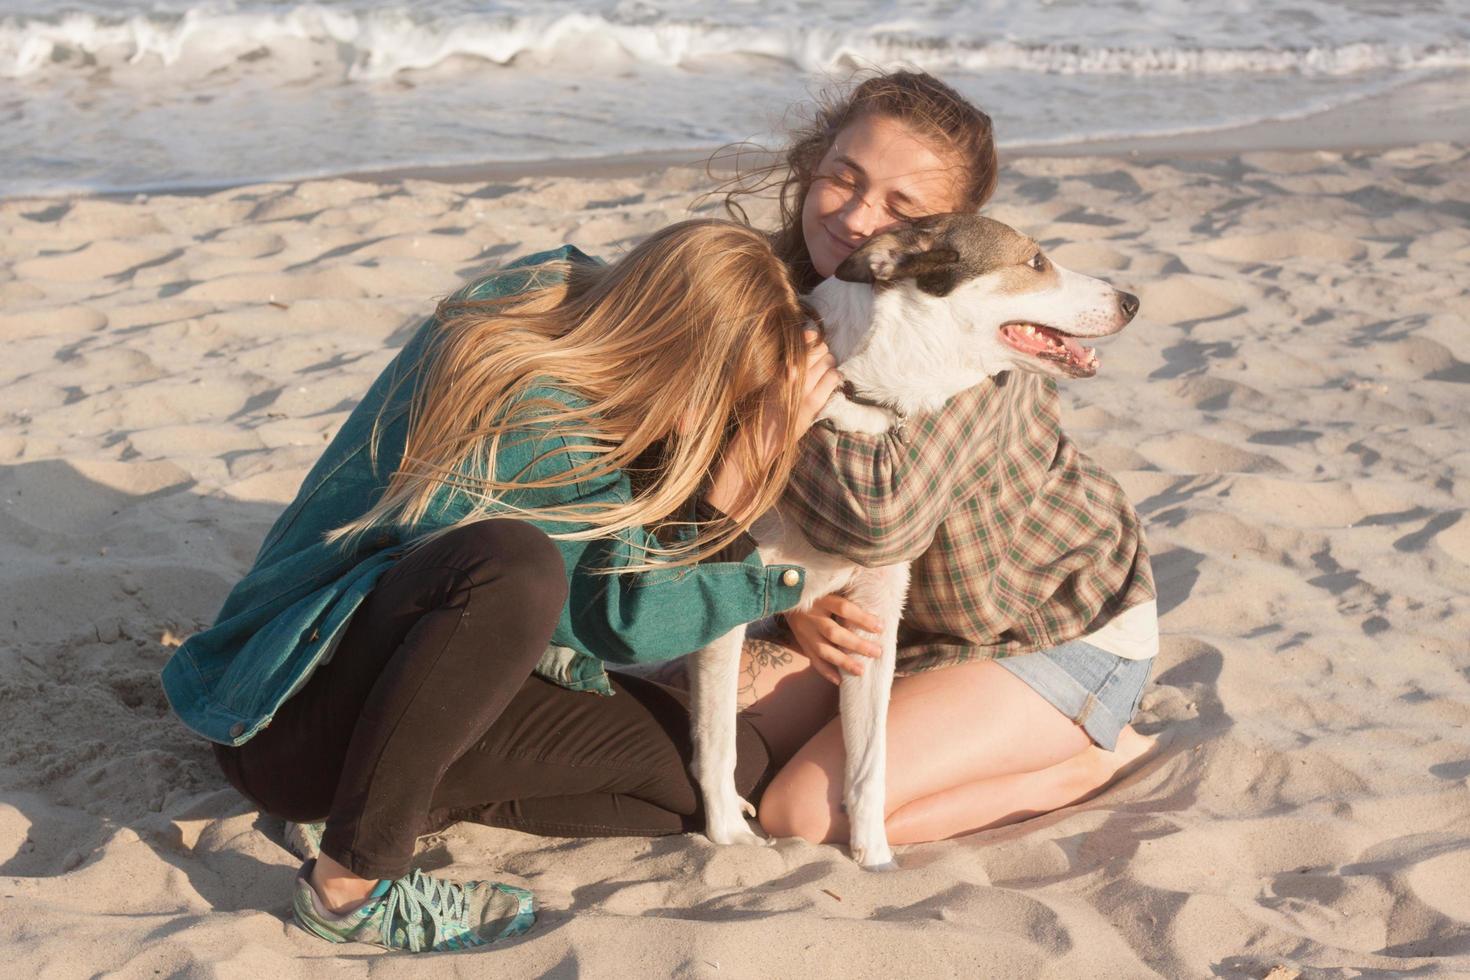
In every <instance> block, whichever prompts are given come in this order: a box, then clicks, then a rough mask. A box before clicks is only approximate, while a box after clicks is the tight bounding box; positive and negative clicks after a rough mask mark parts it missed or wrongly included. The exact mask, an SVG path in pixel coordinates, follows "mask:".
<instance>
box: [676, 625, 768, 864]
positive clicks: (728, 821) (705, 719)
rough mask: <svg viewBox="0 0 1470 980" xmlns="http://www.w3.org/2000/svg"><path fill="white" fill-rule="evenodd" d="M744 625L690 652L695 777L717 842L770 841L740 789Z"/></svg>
mask: <svg viewBox="0 0 1470 980" xmlns="http://www.w3.org/2000/svg"><path fill="white" fill-rule="evenodd" d="M744 645H745V627H743V626H742V627H740V628H738V629H735V630H731V631H730V632H729V633H727V634H725V635H724V636H722V637H720V638H719V639H718V640H716V641H715V642H713V643H711V644H710V645H709V646H707V647H705V648H704V649H703V650H700V651H698V652H697V653H694V654H691V655H690V665H689V667H690V669H689V696H690V700H691V707H692V708H693V711H692V712H691V718H690V724H691V726H692V728H693V734H694V765H693V769H694V778H695V779H696V780H698V781H699V789H700V792H701V793H702V794H703V796H704V819H705V824H704V826H705V833H706V834H707V835H708V836H709V839H710V840H712V841H714V842H715V843H716V844H766V843H768V841H766V840H765V838H763V837H761V836H759V835H758V834H755V833H753V832H752V831H751V829H750V827H749V826H747V825H746V823H745V814H747V813H748V814H750V815H751V816H755V807H753V806H751V805H750V804H749V803H747V802H746V801H745V800H744V799H742V798H741V797H740V794H739V792H737V791H736V789H735V716H736V713H737V712H738V711H739V707H738V705H737V701H738V698H739V694H740V652H741V650H742V648H743V647H744Z"/></svg>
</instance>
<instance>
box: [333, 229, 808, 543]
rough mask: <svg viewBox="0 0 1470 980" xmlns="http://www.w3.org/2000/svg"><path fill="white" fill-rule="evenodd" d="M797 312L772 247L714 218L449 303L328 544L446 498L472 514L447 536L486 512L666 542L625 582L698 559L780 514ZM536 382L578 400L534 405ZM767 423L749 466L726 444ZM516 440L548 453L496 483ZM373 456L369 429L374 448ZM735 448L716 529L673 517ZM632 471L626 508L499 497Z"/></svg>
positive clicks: (797, 353)
mask: <svg viewBox="0 0 1470 980" xmlns="http://www.w3.org/2000/svg"><path fill="white" fill-rule="evenodd" d="M547 272H549V273H552V274H551V275H544V273H547ZM517 274H520V275H524V274H525V273H517ZM547 280H551V281H550V282H548V281H547ZM807 316H808V312H807V310H806V309H805V307H804V306H803V304H802V303H801V301H800V299H799V297H798V296H797V293H796V290H795V288H794V287H793V285H792V283H791V278H790V275H789V273H788V272H787V269H786V267H785V265H784V264H783V263H782V262H781V261H780V260H779V259H778V258H777V257H776V255H775V254H774V252H773V251H772V249H771V245H770V243H769V241H768V240H767V238H766V237H765V236H764V235H762V234H761V233H759V232H757V231H754V230H753V229H750V228H748V227H746V226H744V225H740V224H737V223H734V222H730V221H720V220H710V219H705V220H696V221H685V222H682V223H679V224H675V225H672V226H670V227H668V228H665V229H663V230H661V231H658V232H656V233H654V234H653V235H652V236H650V237H649V238H648V239H646V240H645V241H643V242H642V243H641V244H639V245H638V246H636V247H635V248H633V249H632V250H631V251H629V252H628V254H627V255H625V256H624V257H622V258H621V259H619V260H618V261H617V262H615V263H613V264H611V265H606V266H594V265H586V264H573V263H559V264H556V266H555V267H554V268H553V267H549V266H548V267H538V268H536V269H535V270H533V271H532V282H531V286H530V288H528V289H526V290H524V291H519V292H516V293H515V294H513V295H511V296H508V297H504V298H499V299H470V298H466V297H465V296H464V294H463V293H460V294H456V295H455V296H451V297H450V298H449V299H446V300H445V301H444V302H442V303H441V304H440V305H439V308H438V311H437V313H436V320H437V321H438V328H437V331H436V333H435V335H434V337H433V339H432V341H431V342H430V344H429V345H428V347H427V349H426V352H425V355H424V361H423V362H421V370H419V371H417V372H415V373H417V374H418V375H419V380H418V382H417V383H416V387H415V390H414V394H413V400H412V402H411V404H410V409H409V422H408V436H407V440H406V443H405V445H404V450H403V458H402V462H401V464H400V465H399V467H398V469H397V470H396V471H395V472H394V473H393V474H392V475H391V477H390V478H389V482H388V487H387V490H386V491H385V492H384V493H383V495H382V497H381V498H380V499H379V500H378V501H377V502H376V504H375V505H374V506H373V507H372V509H371V510H369V511H368V512H367V513H365V514H364V515H362V516H361V517H360V518H358V519H357V520H355V521H352V522H351V523H349V524H345V525H343V526H341V527H339V528H336V529H335V530H333V531H332V532H330V533H329V535H328V540H329V541H335V540H340V539H343V538H351V537H354V536H357V535H360V534H363V533H366V532H367V531H368V530H369V529H371V528H374V527H377V526H379V525H382V524H385V523H390V524H400V525H410V526H411V525H413V524H415V523H416V522H418V521H419V520H420V519H421V518H423V517H424V515H425V514H426V513H427V511H428V509H429V506H430V502H431V499H432V498H433V496H434V494H435V493H436V492H437V491H439V490H440V489H441V488H443V487H445V486H449V487H452V488H454V490H455V491H456V492H462V493H465V494H468V495H469V496H470V498H471V499H472V500H473V501H474V502H475V503H476V504H477V506H476V507H475V508H473V509H472V512H471V513H470V514H469V515H468V516H467V517H465V518H464V519H463V520H462V521H459V522H457V523H456V524H455V525H452V526H451V527H457V526H459V524H463V523H467V522H469V521H473V520H479V519H483V518H484V517H486V516H489V515H490V514H492V513H497V514H509V516H517V517H523V518H532V519H536V520H543V521H569V522H573V523H575V524H576V525H577V527H576V528H575V529H572V530H564V531H559V532H556V533H552V534H551V536H552V537H553V538H560V539H568V540H585V539H589V538H598V537H605V536H609V535H613V534H616V533H617V532H619V531H624V530H627V529H629V528H633V527H646V528H649V529H650V530H652V531H654V532H655V533H658V534H659V537H660V540H661V541H662V543H661V544H655V545H653V546H651V547H649V548H648V549H647V552H646V554H645V556H644V559H645V560H642V561H639V562H638V563H637V564H634V565H631V566H627V567H626V568H624V569H621V570H625V571H627V570H638V569H649V568H655V567H666V566H669V565H682V564H689V563H692V562H696V561H698V560H700V559H701V558H703V557H705V556H707V555H709V554H711V553H713V552H715V551H717V550H719V549H720V548H722V547H724V546H725V545H726V544H729V543H730V542H731V541H733V540H734V539H735V537H737V536H738V535H739V534H740V533H741V532H742V531H745V530H748V529H749V527H750V525H751V524H752V523H754V521H755V518H756V517H757V516H759V515H760V514H761V513H763V512H764V511H766V510H768V509H769V508H771V507H772V506H774V505H775V503H776V501H777V499H778V498H779V496H780V493H781V490H782V488H783V487H784V485H785V483H786V479H787V477H788V476H789V475H790V472H791V466H792V463H793V460H794V458H795V447H796V440H797V436H798V433H797V432H796V429H795V426H796V419H797V415H798V411H797V409H798V404H799V401H800V393H801V390H802V389H801V387H800V385H801V378H802V371H803V370H804V365H805V350H806V342H805V340H804V338H803V336H802V330H803V325H804V324H805V322H806V320H807ZM545 385H551V386H554V387H557V388H560V389H563V390H564V391H566V392H568V393H570V394H572V395H574V396H577V399H578V400H580V401H582V402H585V404H584V405H582V406H580V407H571V406H569V405H568V404H566V403H564V402H562V401H558V400H553V399H548V398H540V397H531V396H530V395H529V393H530V392H531V390H532V389H533V388H536V387H539V386H545ZM528 423H530V424H531V426H532V427H531V428H527V425H528ZM778 424H779V425H781V426H784V429H781V428H775V431H777V432H780V433H781V437H780V439H779V448H778V449H777V450H776V453H775V456H774V459H770V460H761V459H757V458H756V456H755V450H754V449H753V448H751V443H750V441H749V440H744V439H742V440H732V439H731V435H732V433H733V432H734V431H735V430H736V429H737V428H738V427H746V426H750V427H754V428H753V429H752V430H751V431H756V432H762V431H768V430H770V429H771V428H772V427H776V426H778ZM557 437H560V438H557ZM515 439H534V440H535V441H536V442H537V443H538V447H537V448H540V446H542V445H544V446H546V447H548V448H547V449H546V450H545V451H544V452H542V453H541V454H540V455H538V456H537V458H536V460H535V461H533V463H532V464H531V465H530V466H528V467H527V468H526V470H523V471H522V472H521V473H518V474H514V475H511V476H509V477H505V478H501V477H498V476H497V475H496V472H495V466H494V462H495V459H496V457H497V453H498V452H499V451H500V449H501V448H502V447H504V446H509V445H510V444H511V442H512V440H515ZM562 440H566V442H565V444H563V442H562ZM376 444H377V426H375V427H374V437H373V441H372V445H373V447H374V451H376ZM736 446H738V447H741V448H739V449H735V448H732V447H736ZM563 453H566V454H569V455H570V456H571V458H572V459H573V460H575V461H576V462H575V463H574V465H572V466H571V468H570V469H566V470H564V471H562V472H557V473H555V474H554V475H552V476H548V477H545V478H541V479H531V478H530V477H529V476H528V471H529V470H530V469H531V468H532V467H534V466H535V465H536V463H537V462H541V461H542V460H543V459H547V458H549V457H552V456H556V455H558V454H563ZM731 453H734V454H735V459H734V462H735V464H736V465H738V466H740V467H741V468H742V470H743V471H744V472H745V474H746V475H747V477H748V479H747V481H746V482H747V485H748V486H750V487H751V488H752V489H751V490H750V491H748V492H747V494H746V499H744V500H740V501H738V502H736V503H735V504H734V505H733V506H732V507H731V508H730V513H729V514H728V515H727V517H726V519H724V520H719V521H713V522H705V523H703V524H698V525H695V524H693V523H692V520H690V519H689V518H690V517H691V516H692V515H689V514H686V513H684V511H685V507H684V505H685V504H686V503H688V502H689V501H690V499H691V498H692V497H693V496H694V495H695V494H696V493H697V492H699V491H700V490H701V487H702V484H703V482H704V480H705V479H706V475H707V474H708V473H709V472H710V471H711V470H712V469H713V468H715V467H716V466H717V465H718V464H719V463H720V462H721V461H722V460H723V459H724V457H726V456H728V455H730V454H731ZM563 462H564V461H563ZM634 467H641V468H642V472H639V473H636V474H631V473H630V476H635V477H636V479H634V480H633V482H634V492H633V495H632V499H631V500H630V501H628V502H576V501H570V502H567V503H564V504H561V505H557V506H546V507H540V508H536V509H534V510H530V511H527V510H521V509H518V508H515V507H511V506H510V505H509V504H508V503H506V502H505V501H503V500H502V499H500V498H501V496H502V495H503V494H505V493H507V492H509V491H512V490H525V489H533V488H557V487H570V486H572V485H573V484H575V483H577V482H580V481H589V480H597V479H598V478H600V477H607V476H608V475H611V474H614V473H615V472H616V471H618V470H623V469H628V468H634ZM471 474H472V475H471ZM447 530H450V528H448V527H446V528H442V529H438V530H436V531H434V532H433V533H432V534H431V535H426V536H425V537H424V538H423V539H415V544H420V543H422V541H423V540H427V539H429V538H430V537H433V536H437V535H438V534H440V533H443V532H444V531H447ZM660 532H672V533H660ZM670 539H672V540H670ZM606 571H611V569H607V570H606Z"/></svg>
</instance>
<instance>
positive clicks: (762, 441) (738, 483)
mask: <svg viewBox="0 0 1470 980" xmlns="http://www.w3.org/2000/svg"><path fill="white" fill-rule="evenodd" d="M805 336H806V342H807V353H806V370H805V371H803V372H801V373H800V375H799V376H798V374H797V372H796V371H794V370H793V371H792V374H791V378H790V381H791V383H792V384H793V385H800V386H801V401H800V403H799V404H798V406H797V410H796V433H797V435H801V434H802V433H804V432H806V430H807V429H810V428H811V427H812V423H813V422H815V421H816V418H817V415H818V414H820V413H821V411H822V409H823V407H825V406H826V404H827V400H828V399H830V398H831V397H832V392H834V391H836V390H837V387H838V385H840V384H842V375H840V374H838V373H837V359H836V358H835V357H833V356H832V352H831V351H829V350H828V349H827V344H826V343H825V342H824V341H823V340H822V338H821V335H820V334H819V333H817V331H815V330H808V331H806V334H805ZM785 423H786V417H785V414H784V413H782V412H779V411H773V412H769V413H767V414H766V425H765V427H764V430H763V431H761V432H752V431H749V430H748V429H742V430H741V431H740V432H739V433H737V434H736V436H735V438H736V439H742V440H748V441H750V442H752V443H753V445H752V447H751V448H752V449H753V451H754V455H755V458H756V459H757V460H760V461H761V462H762V463H765V462H767V461H769V460H772V459H774V458H775V456H776V452H777V450H779V449H780V440H781V436H782V433H783V432H784V430H785V427H786V425H785ZM739 455H740V454H738V453H732V454H730V458H729V459H728V460H727V461H726V462H725V463H724V464H722V465H721V466H720V467H719V468H718V469H717V470H716V471H715V474H714V479H713V480H711V481H710V490H709V493H708V494H707V495H706V499H707V500H708V501H709V502H710V503H711V504H712V505H714V506H715V507H716V508H718V509H719V510H722V511H724V512H725V513H727V514H729V513H731V512H732V510H731V509H732V508H733V507H734V506H735V505H736V502H737V501H740V500H746V499H749V497H750V496H751V495H752V494H751V491H752V489H753V488H752V487H750V486H749V484H748V483H747V482H746V480H745V476H744V474H743V473H741V471H740V468H739V467H738V466H737V465H735V462H734V460H735V459H736V458H738V457H739ZM762 468H764V467H762Z"/></svg>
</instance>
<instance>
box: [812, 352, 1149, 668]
mask: <svg viewBox="0 0 1470 980" xmlns="http://www.w3.org/2000/svg"><path fill="white" fill-rule="evenodd" d="M1059 412H1060V408H1059V404H1058V399H1057V387H1056V384H1055V382H1053V381H1052V380H1051V379H1049V378H1044V377H1042V376H1040V375H1036V374H1031V373H1029V372H1021V371H1008V372H1004V373H1002V374H1000V375H999V376H997V377H996V378H993V379H990V380H988V381H986V382H984V383H982V384H980V385H977V386H975V387H974V388H971V389H969V390H967V391H964V392H961V393H960V394H958V395H955V396H954V397H953V398H951V399H950V400H949V402H948V403H946V404H945V406H944V408H943V409H941V410H940V411H938V412H928V413H923V414H915V415H910V416H909V417H908V418H907V419H906V420H905V422H904V423H903V424H902V425H900V426H898V427H896V428H894V429H891V430H889V431H888V432H887V433H884V434H882V435H866V434H858V433H847V432H838V431H837V430H836V429H835V428H834V427H833V426H832V424H831V423H830V422H826V421H823V422H819V423H818V424H816V425H814V426H812V428H811V429H810V430H808V432H807V435H806V436H805V437H804V438H803V439H802V443H801V458H800V461H799V462H798V464H797V468H796V472H795V474H794V475H793V476H792V480H791V484H790V486H789V487H788V489H787V490H786V495H785V499H784V501H783V503H784V504H786V505H788V506H790V507H791V508H792V509H793V511H794V512H795V513H796V515H797V519H798V520H799V521H800V522H801V526H802V530H803V532H804V533H805V534H806V535H807V537H808V538H809V539H810V540H811V542H812V543H813V544H814V545H815V546H816V547H818V548H820V549H822V550H823V551H827V552H831V553H833V554H838V555H841V556H843V557H845V558H847V559H849V560H851V561H855V562H857V563H859V564H862V565H866V566H869V567H874V566H880V565H891V564H896V563H898V562H902V561H912V562H913V565H912V572H911V582H910V585H909V595H908V605H907V606H906V607H905V608H904V615H903V620H902V623H901V624H900V627H899V635H898V645H899V661H898V672H899V673H900V674H907V673H914V672H917V671H922V670H931V669H933V668H936V667H944V666H948V665H950V664H953V663H958V662H960V661H965V660H976V659H984V658H991V657H1008V656H1013V655H1015V654H1020V653H1030V652H1032V651H1034V650H1043V649H1046V648H1048V647H1052V646H1056V645H1057V644H1060V643H1065V642H1066V641H1068V640H1073V639H1076V638H1077V637H1079V636H1082V635H1084V634H1086V633H1089V632H1091V631H1093V630H1096V629H1098V628H1100V627H1101V626H1102V625H1103V624H1104V623H1106V622H1107V621H1108V620H1110V619H1112V618H1113V617H1114V616H1116V615H1117V614H1118V613H1120V612H1122V611H1123V610H1124V609H1127V608H1129V607H1130V606H1134V605H1137V604H1138V603H1140V602H1144V601H1147V600H1148V599H1152V598H1154V582H1153V573H1152V570H1151V569H1150V567H1149V562H1148V550H1147V547H1146V545H1145V544H1144V539H1143V528H1142V525H1141V523H1140V521H1139V518H1138V514H1137V513H1136V512H1135V511H1134V510H1133V507H1132V505H1131V504H1129V502H1128V499H1127V498H1126V497H1125V496H1124V494H1123V490H1122V488H1121V487H1120V486H1118V483H1117V481H1116V480H1114V479H1113V478H1112V477H1111V476H1109V475H1108V474H1107V473H1106V472H1104V471H1103V470H1102V469H1100V468H1099V467H1098V466H1097V464H1095V463H1093V462H1092V460H1090V459H1088V458H1087V457H1086V456H1085V455H1083V454H1082V453H1081V452H1080V451H1079V450H1078V449H1077V447H1076V446H1075V445H1074V444H1073V443H1072V441H1071V440H1070V439H1068V438H1067V436H1066V435H1065V434H1063V432H1062V430H1061V426H1060V422H1059Z"/></svg>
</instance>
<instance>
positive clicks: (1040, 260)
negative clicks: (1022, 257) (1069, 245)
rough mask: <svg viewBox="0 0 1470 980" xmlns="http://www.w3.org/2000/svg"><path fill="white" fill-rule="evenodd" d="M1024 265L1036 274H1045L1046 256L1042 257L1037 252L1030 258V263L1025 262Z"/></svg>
mask: <svg viewBox="0 0 1470 980" xmlns="http://www.w3.org/2000/svg"><path fill="white" fill-rule="evenodd" d="M1026 264H1027V265H1029V266H1030V267H1031V268H1033V269H1035V270H1036V271H1037V272H1045V271H1046V256H1045V255H1042V254H1041V253H1040V252H1037V253H1036V254H1035V255H1033V256H1031V261H1030V262H1027V263H1026Z"/></svg>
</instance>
